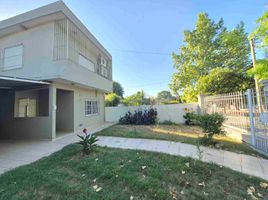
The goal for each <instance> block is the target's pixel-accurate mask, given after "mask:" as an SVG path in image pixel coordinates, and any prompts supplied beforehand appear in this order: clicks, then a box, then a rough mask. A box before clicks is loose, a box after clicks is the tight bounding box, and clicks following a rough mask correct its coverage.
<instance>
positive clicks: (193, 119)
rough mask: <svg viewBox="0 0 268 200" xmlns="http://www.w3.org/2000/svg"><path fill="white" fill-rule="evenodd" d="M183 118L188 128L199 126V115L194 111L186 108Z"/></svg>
mask: <svg viewBox="0 0 268 200" xmlns="http://www.w3.org/2000/svg"><path fill="white" fill-rule="evenodd" d="M183 118H184V119H185V124H186V125H188V126H190V125H197V124H198V115H197V114H195V112H194V111H193V110H190V109H187V108H185V114H184V115H183Z"/></svg>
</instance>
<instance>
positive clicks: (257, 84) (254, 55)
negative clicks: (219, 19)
mask: <svg viewBox="0 0 268 200" xmlns="http://www.w3.org/2000/svg"><path fill="white" fill-rule="evenodd" d="M249 43H250V49H251V57H252V64H253V69H255V68H256V54H255V45H254V39H253V38H251V39H250V40H249ZM254 80H255V87H256V97H257V104H258V110H259V112H262V107H261V98H260V86H259V81H258V79H257V77H256V76H254ZM252 96H253V98H254V94H253V95H252Z"/></svg>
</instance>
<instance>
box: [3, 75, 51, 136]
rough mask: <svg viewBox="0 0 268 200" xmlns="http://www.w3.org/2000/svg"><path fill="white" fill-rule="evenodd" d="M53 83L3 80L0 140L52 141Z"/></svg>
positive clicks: (19, 79) (20, 79) (7, 78)
mask: <svg viewBox="0 0 268 200" xmlns="http://www.w3.org/2000/svg"><path fill="white" fill-rule="evenodd" d="M50 90H51V87H50V83H49V82H45V81H36V80H29V79H22V78H16V77H7V76H0V139H52V138H53V136H52V126H53V123H52V117H51V115H50V113H51V110H52V109H51V106H50V103H49V102H50V101H51V98H52V97H51V95H50Z"/></svg>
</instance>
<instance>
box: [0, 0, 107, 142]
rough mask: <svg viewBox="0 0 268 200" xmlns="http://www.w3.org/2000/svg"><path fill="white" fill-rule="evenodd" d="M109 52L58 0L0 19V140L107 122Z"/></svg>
mask: <svg viewBox="0 0 268 200" xmlns="http://www.w3.org/2000/svg"><path fill="white" fill-rule="evenodd" d="M111 90H112V56H111V55H110V53H109V52H108V51H107V50H106V49H105V48H104V47H103V46H102V45H101V44H100V43H99V42H98V41H97V39H96V38H95V37H94V36H93V35H92V34H91V33H90V31H89V30H88V29H87V28H86V27H85V26H84V25H83V24H82V23H81V21H80V20H79V19H78V18H77V17H76V16H75V15H74V14H73V13H72V12H71V11H70V10H69V8H68V7H67V6H66V5H65V4H64V3H63V2H62V1H58V2H55V3H52V4H49V5H46V6H43V7H41V8H38V9H35V10H31V11H29V12H26V13H23V14H21V15H18V16H15V17H12V18H9V19H7V20H4V21H1V22H0V139H15V138H16V139H49V140H50V139H54V138H56V137H58V136H60V135H61V134H64V133H71V132H75V131H78V130H81V129H82V128H83V127H87V128H89V129H90V128H92V127H96V126H99V125H101V124H103V123H104V121H105V114H104V113H105V112H104V95H105V93H107V92H110V91H111Z"/></svg>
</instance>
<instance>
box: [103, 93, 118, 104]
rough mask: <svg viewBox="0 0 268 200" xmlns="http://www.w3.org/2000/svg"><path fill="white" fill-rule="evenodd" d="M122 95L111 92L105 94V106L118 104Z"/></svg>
mask: <svg viewBox="0 0 268 200" xmlns="http://www.w3.org/2000/svg"><path fill="white" fill-rule="evenodd" d="M120 100H121V97H120V96H118V95H117V94H115V93H110V94H108V95H106V96H105V106H118V104H119V103H120Z"/></svg>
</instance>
